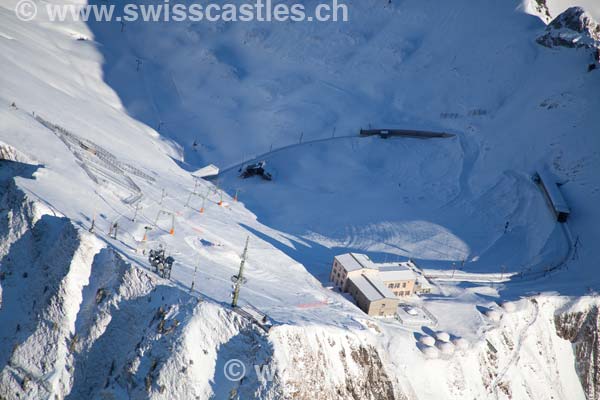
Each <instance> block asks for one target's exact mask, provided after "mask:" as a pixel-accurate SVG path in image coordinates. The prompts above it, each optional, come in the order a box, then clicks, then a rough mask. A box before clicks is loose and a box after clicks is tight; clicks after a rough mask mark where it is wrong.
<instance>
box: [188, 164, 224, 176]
mask: <svg viewBox="0 0 600 400" xmlns="http://www.w3.org/2000/svg"><path fill="white" fill-rule="evenodd" d="M192 175H193V176H195V177H196V178H207V177H210V176H216V175H219V167H217V166H216V165H213V164H208V165H207V166H206V167H202V168H200V169H198V170H196V171H194V172H193V173H192Z"/></svg>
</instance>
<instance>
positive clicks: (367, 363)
mask: <svg viewBox="0 0 600 400" xmlns="http://www.w3.org/2000/svg"><path fill="white" fill-rule="evenodd" d="M339 333H340V332H336V331H331V332H329V331H328V330H327V329H322V328H315V329H314V330H312V329H311V330H306V329H301V328H296V327H282V328H281V329H276V330H275V331H273V332H272V333H271V335H270V336H271V340H272V341H273V342H274V344H275V346H274V350H275V351H274V356H275V359H276V362H275V363H276V367H277V374H278V380H279V382H280V384H281V391H282V392H283V397H282V398H285V399H299V400H301V399H302V400H303V399H307V400H308V399H322V400H329V399H331V400H333V399H355V400H363V399H365V400H366V399H370V400H394V399H397V400H401V399H405V398H406V397H405V395H403V394H402V393H399V392H398V391H397V390H395V388H394V385H393V384H392V380H391V379H390V377H389V376H388V374H387V372H386V370H385V367H384V363H383V362H382V360H381V356H380V353H379V352H378V351H377V349H376V348H375V347H374V346H373V345H372V344H370V343H368V341H366V340H364V338H361V337H359V336H356V335H354V334H346V335H340V334H339ZM300 343H302V348H299V346H298V345H299V344H300Z"/></svg>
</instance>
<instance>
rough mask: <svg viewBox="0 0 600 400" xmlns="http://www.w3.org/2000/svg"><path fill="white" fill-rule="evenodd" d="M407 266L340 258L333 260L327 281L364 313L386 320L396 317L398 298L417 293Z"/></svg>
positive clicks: (359, 257)
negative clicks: (347, 294) (388, 317)
mask: <svg viewBox="0 0 600 400" xmlns="http://www.w3.org/2000/svg"><path fill="white" fill-rule="evenodd" d="M409 263H410V261H409V262H407V263H396V264H376V263H374V262H373V261H371V259H369V257H368V256H367V255H365V254H357V253H347V254H341V255H338V256H336V257H335V258H334V260H333V265H332V267H331V274H330V276H329V278H330V281H331V282H333V283H334V285H335V286H336V287H337V288H339V289H340V290H341V291H342V292H347V293H349V294H350V295H351V296H352V298H354V300H355V301H356V304H357V305H358V306H359V308H360V309H362V310H363V311H364V312H365V313H367V314H369V315H373V316H389V315H394V314H395V313H396V309H397V308H398V304H399V299H400V298H403V297H407V296H412V295H413V294H414V293H415V290H416V289H418V288H417V287H416V285H415V283H416V281H417V274H416V273H415V272H414V271H413V270H412V269H411V268H409V266H410V264H409Z"/></svg>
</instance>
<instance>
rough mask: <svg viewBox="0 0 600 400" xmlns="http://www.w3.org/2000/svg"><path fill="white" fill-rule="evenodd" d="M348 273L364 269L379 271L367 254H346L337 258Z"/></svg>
mask: <svg viewBox="0 0 600 400" xmlns="http://www.w3.org/2000/svg"><path fill="white" fill-rule="evenodd" d="M335 259H336V260H337V261H338V262H339V263H340V264H341V265H342V268H344V270H345V271H346V272H352V271H358V270H361V269H364V268H367V269H377V267H376V266H375V264H373V261H371V259H370V258H369V257H368V256H367V255H366V254H357V253H346V254H340V255H339V256H335Z"/></svg>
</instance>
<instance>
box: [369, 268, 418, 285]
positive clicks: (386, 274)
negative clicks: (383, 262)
mask: <svg viewBox="0 0 600 400" xmlns="http://www.w3.org/2000/svg"><path fill="white" fill-rule="evenodd" d="M378 276H379V278H380V279H381V280H382V281H384V282H390V281H410V280H415V279H416V277H417V275H416V274H415V273H414V272H413V270H411V269H409V268H406V267H403V266H400V265H394V266H392V265H390V266H385V267H379V275H378Z"/></svg>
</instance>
